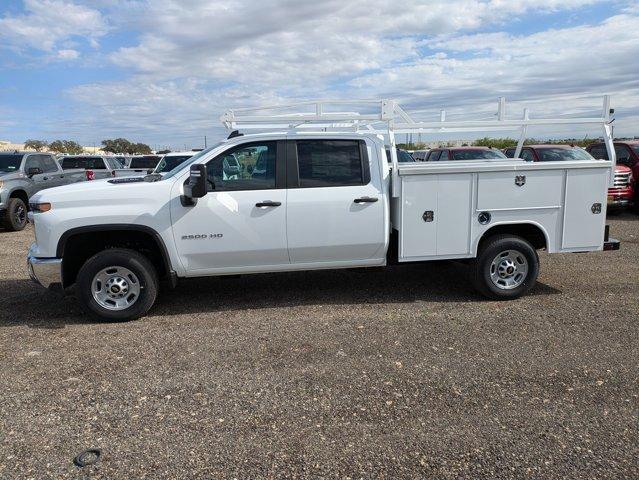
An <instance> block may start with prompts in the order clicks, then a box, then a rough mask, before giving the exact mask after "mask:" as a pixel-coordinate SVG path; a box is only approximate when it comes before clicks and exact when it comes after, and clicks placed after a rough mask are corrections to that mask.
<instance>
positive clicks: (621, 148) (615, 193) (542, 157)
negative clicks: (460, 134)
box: [398, 140, 639, 210]
mask: <svg viewBox="0 0 639 480" xmlns="http://www.w3.org/2000/svg"><path fill="white" fill-rule="evenodd" d="M614 145H615V153H616V155H617V166H616V168H615V178H614V186H613V187H610V189H609V190H608V208H609V209H611V210H618V209H621V208H626V207H629V206H633V205H634V206H636V207H639V183H638V182H639V140H637V141H626V142H615V143H614ZM515 150H516V149H515V147H510V148H505V149H504V150H503V151H500V150H498V149H495V148H490V147H476V146H473V147H441V148H433V149H431V150H416V151H414V152H413V154H412V155H413V158H414V160H416V161H425V162H437V161H440V162H441V161H454V160H493V159H494V160H499V159H504V158H513V157H514V156H515ZM406 154H408V153H407V152H406ZM519 157H520V158H521V159H523V160H525V161H528V162H557V161H567V160H592V159H593V158H595V159H600V160H608V153H607V151H606V146H605V145H604V144H603V143H602V142H600V143H593V144H591V145H589V146H588V147H587V148H585V149H583V148H581V147H576V146H573V145H565V144H544V145H525V146H524V147H523V148H522V150H521V153H520V155H519ZM398 159H399V158H398ZM400 161H401V160H400Z"/></svg>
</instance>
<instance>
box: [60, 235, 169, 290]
mask: <svg viewBox="0 0 639 480" xmlns="http://www.w3.org/2000/svg"><path fill="white" fill-rule="evenodd" d="M109 248H128V249H131V250H136V251H138V252H140V253H141V254H143V255H145V256H146V257H147V258H148V259H149V260H150V261H151V263H152V264H153V266H154V267H155V268H156V270H157V272H158V276H159V277H160V278H164V277H166V276H167V275H168V274H169V272H170V264H169V259H168V256H167V254H166V250H165V249H164V244H163V243H162V240H161V239H159V238H157V234H156V235H154V234H152V233H150V232H147V231H141V230H130V229H125V230H118V229H113V230H92V231H85V232H78V233H74V234H71V235H69V236H67V237H66V238H62V239H61V240H60V244H59V245H58V258H62V284H63V286H64V287H65V288H66V287H68V286H70V285H72V284H74V283H75V280H76V278H77V276H78V272H79V271H80V268H82V265H84V263H85V262H86V261H87V260H88V259H89V258H91V257H92V256H93V255H95V254H96V253H99V252H101V251H104V250H107V249H109Z"/></svg>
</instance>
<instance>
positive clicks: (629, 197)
mask: <svg viewBox="0 0 639 480" xmlns="http://www.w3.org/2000/svg"><path fill="white" fill-rule="evenodd" d="M586 150H588V152H589V153H590V155H592V156H593V157H595V158H603V159H604V160H608V152H607V151H606V146H605V145H604V144H603V143H593V144H591V145H588V147H587V148H586ZM615 153H616V154H617V170H616V171H615V187H614V188H611V189H610V190H609V192H608V203H610V202H611V200H612V202H620V203H625V204H626V205H629V204H633V203H634V207H635V209H637V208H639V181H638V180H639V140H627V141H619V142H615ZM619 167H625V168H623V169H620V168H619ZM611 196H612V199H611V198H610V197H611Z"/></svg>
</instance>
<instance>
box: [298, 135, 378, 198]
mask: <svg viewBox="0 0 639 480" xmlns="http://www.w3.org/2000/svg"><path fill="white" fill-rule="evenodd" d="M296 143H297V166H298V175H299V186H300V187H302V188H312V187H346V186H352V185H365V184H367V183H368V181H369V177H370V174H368V159H366V161H365V160H364V158H363V157H364V155H363V153H362V150H363V146H362V143H361V142H360V141H359V140H298V141H297V142H296Z"/></svg>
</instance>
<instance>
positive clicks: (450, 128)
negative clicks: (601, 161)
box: [220, 95, 616, 196]
mask: <svg viewBox="0 0 639 480" xmlns="http://www.w3.org/2000/svg"><path fill="white" fill-rule="evenodd" d="M353 107H355V108H356V109H358V110H361V111H351V110H350V108H353ZM337 108H339V109H345V108H347V109H349V110H346V111H338V110H336V109H337ZM266 112H270V113H266ZM613 120H614V119H613V118H611V110H610V96H609V95H605V96H604V98H603V108H602V113H601V116H599V117H571V118H565V117H564V118H561V117H556V118H530V112H529V110H528V109H527V108H525V109H524V111H523V115H522V116H521V118H518V119H515V118H506V99H505V98H504V97H500V98H499V101H498V104H497V114H496V118H495V119H491V120H464V121H450V120H446V111H445V110H442V111H441V112H440V118H439V120H438V121H416V120H414V119H413V118H412V117H411V116H410V115H409V114H408V113H407V112H406V111H405V110H404V109H403V108H402V107H401V106H400V105H399V104H398V103H397V102H396V101H395V100H317V101H308V102H298V103H293V104H288V105H273V106H262V107H253V108H241V109H234V110H228V111H226V113H224V114H223V115H222V116H221V117H220V121H221V122H222V124H223V125H224V126H225V127H226V128H227V129H229V130H250V129H258V130H285V131H309V130H315V131H318V130H322V131H341V132H348V131H354V132H361V133H370V134H379V135H387V136H388V140H389V145H390V147H391V148H390V151H391V165H392V171H393V174H394V175H393V179H394V181H393V195H394V196H395V191H396V188H397V187H396V181H397V175H396V173H397V169H398V165H397V151H396V148H395V147H396V142H395V135H396V134H399V133H411V134H415V133H417V134H419V133H458V132H488V131H519V140H518V142H517V148H516V150H515V158H517V157H519V155H520V154H521V149H522V147H523V145H524V140H525V139H526V134H527V130H528V127H530V126H551V125H598V126H600V127H601V128H602V133H603V139H604V143H605V145H606V150H607V152H608V158H609V159H610V160H611V161H612V162H613V168H614V165H615V164H616V156H615V149H614V143H613V138H612V128H611V123H612V121H613ZM613 179H614V175H611V179H610V181H611V182H612V181H613Z"/></svg>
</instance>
